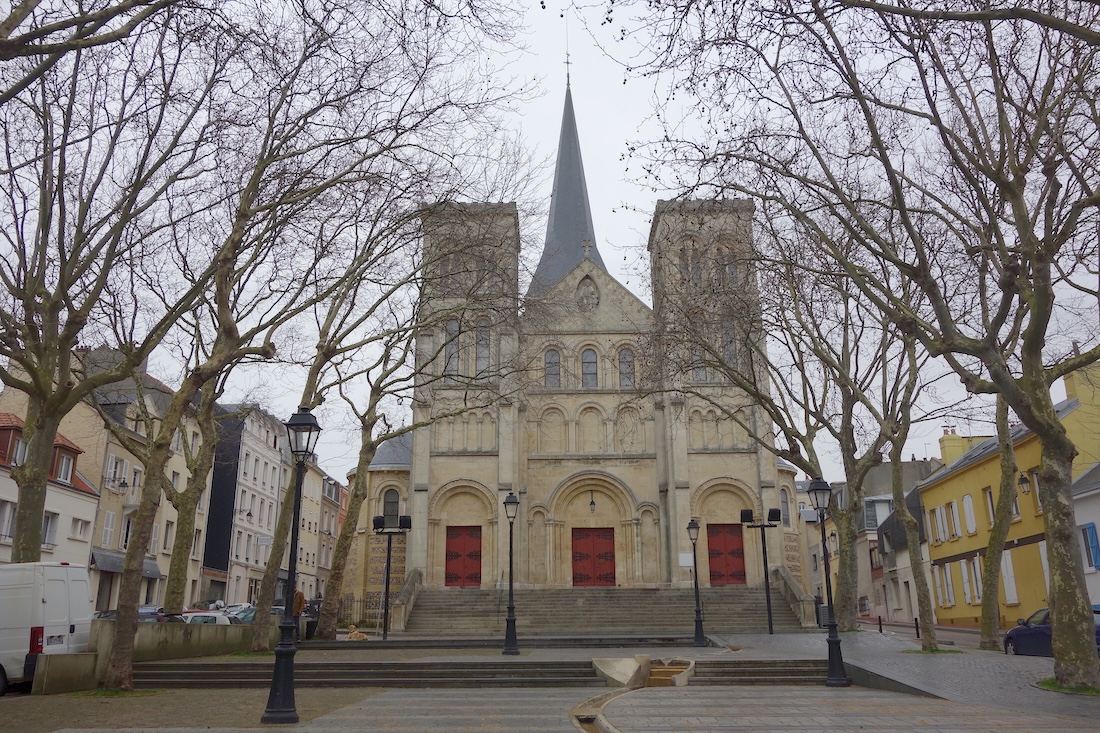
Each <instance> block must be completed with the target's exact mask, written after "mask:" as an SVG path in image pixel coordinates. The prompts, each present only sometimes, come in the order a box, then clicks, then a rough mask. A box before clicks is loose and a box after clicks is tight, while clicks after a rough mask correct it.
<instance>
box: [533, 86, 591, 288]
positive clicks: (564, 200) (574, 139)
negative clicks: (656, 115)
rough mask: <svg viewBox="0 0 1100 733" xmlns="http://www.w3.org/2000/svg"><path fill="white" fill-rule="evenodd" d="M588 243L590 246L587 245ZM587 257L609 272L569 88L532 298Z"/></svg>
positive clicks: (554, 283) (567, 88)
mask: <svg viewBox="0 0 1100 733" xmlns="http://www.w3.org/2000/svg"><path fill="white" fill-rule="evenodd" d="M586 243H587V245H588V246H586ZM585 258H588V259H591V260H592V262H594V263H595V264H596V265H598V266H599V268H600V269H601V270H603V271H604V272H607V267H606V266H604V263H603V258H602V257H600V251H599V250H598V249H597V248H596V232H595V229H594V227H593V226H592V207H591V206H590V205H589V203H588V185H587V184H586V182H585V178H584V163H583V161H582V160H581V142H580V135H579V134H578V133H577V119H576V116H575V115H574V113H573V93H572V92H571V91H570V89H569V83H568V81H567V82H566V85H565V109H564V111H563V112H562V118H561V136H560V137H559V139H558V160H557V164H556V166H555V168H554V190H553V192H552V193H551V194H550V217H549V219H548V220H547V222H546V245H545V246H544V247H543V250H542V257H541V259H539V264H538V267H536V268H535V274H534V276H533V277H532V278H531V285H530V286H529V287H528V289H527V295H528V296H537V295H541V294H542V293H545V292H546V291H547V290H549V289H550V288H551V287H553V286H554V285H556V284H557V283H559V282H561V279H562V278H564V277H565V276H566V275H567V274H569V273H570V272H571V271H572V270H573V268H575V267H576V266H577V265H579V264H580V263H581V262H582V261H583V260H584V259H585Z"/></svg>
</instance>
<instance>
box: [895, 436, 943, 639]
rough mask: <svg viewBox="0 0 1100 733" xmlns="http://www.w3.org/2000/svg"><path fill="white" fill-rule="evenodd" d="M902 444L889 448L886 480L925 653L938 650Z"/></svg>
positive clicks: (902, 442)
mask: <svg viewBox="0 0 1100 733" xmlns="http://www.w3.org/2000/svg"><path fill="white" fill-rule="evenodd" d="M904 449H905V441H904V440H896V441H894V442H892V443H891V445H890V477H891V483H892V485H893V494H894V516H896V517H897V518H898V521H899V522H900V523H901V528H902V530H904V532H905V546H906V547H908V548H909V567H910V568H911V569H912V571H913V584H914V585H915V586H916V587H917V618H918V619H919V620H920V628H921V643H920V645H921V649H923V650H924V651H926V652H931V651H935V650H936V649H938V648H939V646H938V645H937V644H936V620H935V617H934V616H933V615H932V596H931V594H930V593H929V592H928V578H927V577H926V576H925V574H924V573H925V567H924V553H923V552H922V551H921V542H920V532H919V531H918V528H917V520H916V518H915V517H914V516H913V515H912V514H911V513H910V512H909V506H908V505H907V504H906V503H905V485H904V484H903V483H902V465H901V461H902V451H903V450H904Z"/></svg>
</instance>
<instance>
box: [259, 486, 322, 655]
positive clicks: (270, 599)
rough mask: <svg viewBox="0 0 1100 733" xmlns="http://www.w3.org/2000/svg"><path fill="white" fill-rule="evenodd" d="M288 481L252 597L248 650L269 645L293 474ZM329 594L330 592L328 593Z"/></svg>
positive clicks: (290, 510)
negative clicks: (253, 607) (253, 606)
mask: <svg viewBox="0 0 1100 733" xmlns="http://www.w3.org/2000/svg"><path fill="white" fill-rule="evenodd" d="M290 481H291V485H290V486H288V487H287V490H286V493H285V494H283V500H282V501H281V502H279V516H278V518H277V519H276V520H275V533H274V535H273V536H272V540H271V556H270V557H268V559H267V567H266V568H264V577H263V580H262V581H260V592H259V594H258V595H257V597H256V608H257V611H256V620H255V624H254V626H253V628H252V651H254V652H266V651H270V649H271V607H272V606H273V605H275V604H274V600H275V585H276V583H277V581H278V579H279V568H281V567H282V564H283V553H285V552H286V543H287V535H289V534H290V523H291V522H292V521H294V478H293V475H292V476H291V479H290ZM288 595H289V594H288ZM329 595H332V594H331V593H329ZM290 600H291V599H287V598H283V599H282V601H283V608H284V609H285V608H289V607H290Z"/></svg>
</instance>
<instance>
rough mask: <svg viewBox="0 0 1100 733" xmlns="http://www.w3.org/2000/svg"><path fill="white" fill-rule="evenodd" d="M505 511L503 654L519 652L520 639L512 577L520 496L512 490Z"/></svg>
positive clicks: (506, 500) (505, 504)
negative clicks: (505, 607)
mask: <svg viewBox="0 0 1100 733" xmlns="http://www.w3.org/2000/svg"><path fill="white" fill-rule="evenodd" d="M504 513H505V514H506V515H507V517H508V619H507V620H506V621H505V622H504V649H503V650H501V652H500V653H501V654H508V655H513V656H514V655H516V654H519V641H517V640H516V599H515V595H514V592H513V589H514V583H513V582H512V581H513V578H512V529H513V525H515V522H516V514H518V513H519V498H517V497H516V495H515V494H513V493H512V492H511V491H509V492H508V496H506V497H504Z"/></svg>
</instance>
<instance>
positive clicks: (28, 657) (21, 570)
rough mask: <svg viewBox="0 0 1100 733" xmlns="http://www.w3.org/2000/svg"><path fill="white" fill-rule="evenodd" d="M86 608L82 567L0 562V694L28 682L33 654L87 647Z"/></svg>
mask: <svg viewBox="0 0 1100 733" xmlns="http://www.w3.org/2000/svg"><path fill="white" fill-rule="evenodd" d="M92 609H93V604H92V589H91V584H90V583H89V582H88V568H87V567H86V566H84V565H70V564H68V563H64V562H62V563H57V562H26V563H13V564H10V565H0V695H3V694H4V693H5V692H7V688H8V685H12V684H16V683H20V682H32V681H33V680H34V668H35V665H36V663H37V661H38V655H39V654H68V653H74V652H86V651H88V637H89V635H90V633H91V630H92Z"/></svg>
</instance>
